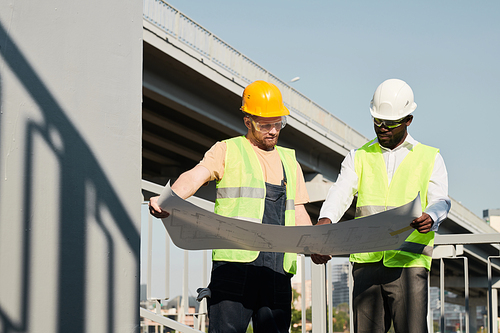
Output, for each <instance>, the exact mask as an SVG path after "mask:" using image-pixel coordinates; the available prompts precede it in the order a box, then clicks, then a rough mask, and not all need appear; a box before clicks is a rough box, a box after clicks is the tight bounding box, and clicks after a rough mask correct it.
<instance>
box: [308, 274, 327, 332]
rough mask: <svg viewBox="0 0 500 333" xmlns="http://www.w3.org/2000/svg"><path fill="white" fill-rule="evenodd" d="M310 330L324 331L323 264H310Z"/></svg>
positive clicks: (324, 285)
mask: <svg viewBox="0 0 500 333" xmlns="http://www.w3.org/2000/svg"><path fill="white" fill-rule="evenodd" d="M311 282H312V283H311V298H312V332H313V333H324V332H326V318H325V316H326V290H325V287H326V284H325V265H316V264H312V265H311Z"/></svg>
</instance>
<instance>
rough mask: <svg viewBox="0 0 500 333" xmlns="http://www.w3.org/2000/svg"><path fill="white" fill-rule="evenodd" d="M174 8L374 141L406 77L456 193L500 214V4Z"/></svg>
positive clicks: (417, 129) (421, 130) (207, 4)
mask: <svg viewBox="0 0 500 333" xmlns="http://www.w3.org/2000/svg"><path fill="white" fill-rule="evenodd" d="M167 2H168V3H169V4H171V5H172V6H173V7H175V8H177V9H178V10H180V11H181V12H183V13H184V14H185V15H187V16H188V17H190V18H191V19H193V20H194V21H196V22H197V23H198V24H201V25H202V26H203V27H205V28H206V29H207V30H209V31H211V32H212V33H214V34H215V35H217V36H218V37H220V38H221V39H222V40H224V41H225V42H227V43H228V44H230V45H231V46H233V47H234V48H236V49H237V50H238V51H240V52H242V53H243V54H245V55H246V56H247V57H249V58H250V59H252V60H253V61H255V62H257V63H258V64H259V65H261V66H262V67H264V68H265V69H267V70H268V71H270V72H271V73H273V74H274V75H276V76H278V77H279V78H280V79H282V80H283V81H288V80H290V79H292V78H293V77H296V76H299V77H300V80H299V81H297V82H295V83H293V87H294V88H296V89H297V90H298V91H300V92H301V93H303V94H304V95H306V96H307V97H309V98H311V99H312V100H313V101H314V102H316V103H317V104H319V105H321V106H322V107H323V108H325V109H327V110H328V111H330V112H331V113H333V114H334V115H335V116H337V117H338V118H340V119H341V120H343V121H344V122H346V123H347V124H348V125H349V126H351V127H353V128H354V129H355V130H357V131H358V132H360V133H361V134H362V135H364V136H366V137H368V138H372V137H374V132H373V125H372V123H371V119H370V114H369V103H370V100H371V97H372V95H373V92H374V91H375V89H376V87H377V86H378V85H379V84H380V83H381V82H382V81H384V80H385V79H388V78H400V79H403V80H405V81H406V82H408V84H409V85H410V86H411V87H412V88H413V91H414V93H415V102H416V103H417V104H418V107H417V109H416V110H415V112H414V116H415V118H414V121H413V123H412V125H411V126H410V128H409V131H410V134H411V135H412V136H413V137H414V138H415V139H417V140H419V141H420V142H422V143H425V144H428V145H432V146H435V147H438V148H440V149H441V154H442V155H443V157H444V159H445V162H446V165H447V168H448V174H449V192H450V196H451V197H453V198H454V199H455V200H457V201H459V202H461V203H462V204H463V205H465V207H467V208H468V209H469V210H471V211H472V212H473V213H475V214H476V215H478V216H479V217H482V210H483V209H488V208H500V151H499V149H498V147H497V144H498V141H499V134H498V132H499V131H498V126H499V124H500V98H499V97H498V96H500V20H499V17H498V15H499V14H500V1H477V2H474V1H450V0H448V1H367V0H364V1H333V0H329V1H326V0H325V1H308V2H305V1H293V0H289V1H272V0H267V1H262V0H259V1H234V0H233V1H229V0H217V1H206V0H189V1H186V0H171V1H169V0H167ZM495 147H497V148H495Z"/></svg>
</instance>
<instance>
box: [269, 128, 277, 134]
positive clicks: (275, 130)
mask: <svg viewBox="0 0 500 333" xmlns="http://www.w3.org/2000/svg"><path fill="white" fill-rule="evenodd" d="M269 133H271V134H276V133H278V129H277V128H276V126H273V127H272V128H271V130H270V131H269Z"/></svg>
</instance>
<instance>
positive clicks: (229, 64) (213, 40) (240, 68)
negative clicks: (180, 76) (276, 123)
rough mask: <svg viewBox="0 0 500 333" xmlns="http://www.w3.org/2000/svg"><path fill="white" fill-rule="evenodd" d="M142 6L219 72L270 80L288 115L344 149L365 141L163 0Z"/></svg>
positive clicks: (151, 0) (246, 79) (247, 80)
mask: <svg viewBox="0 0 500 333" xmlns="http://www.w3.org/2000/svg"><path fill="white" fill-rule="evenodd" d="M143 6H144V8H143V10H144V19H145V20H146V21H148V22H150V23H152V24H153V25H155V26H156V27H158V28H160V29H161V30H162V31H163V32H164V33H166V34H167V35H168V36H170V37H171V38H172V39H174V40H176V41H179V42H180V43H182V44H183V45H185V46H187V47H188V48H190V49H191V50H192V51H195V52H196V53H197V54H198V59H199V60H200V61H202V62H203V63H204V64H206V65H207V66H211V67H214V68H218V69H220V70H219V72H226V73H227V76H228V77H230V78H231V77H232V78H238V79H240V80H242V81H243V82H245V83H246V84H248V83H251V82H253V81H255V80H265V81H268V82H272V83H274V84H275V85H276V86H277V87H278V88H279V89H280V91H281V93H282V95H283V101H284V103H285V105H286V106H287V107H288V108H289V109H290V112H291V113H292V115H294V116H295V117H297V118H298V119H300V120H302V122H304V123H306V124H308V125H311V124H313V125H315V126H317V127H318V128H320V129H322V130H323V131H325V132H326V133H327V134H328V135H329V136H331V137H333V138H335V139H337V140H338V141H340V142H341V143H342V145H343V146H344V147H346V148H347V149H352V148H355V147H359V146H362V145H363V144H364V143H366V141H367V139H366V138H365V137H364V136H363V135H361V134H360V133H358V132H357V131H356V130H354V129H353V128H351V127H350V126H348V125H347V124H346V123H344V122H343V121H341V120H340V119H338V118H337V117H335V116H334V115H333V114H331V113H330V112H328V111H327V110H326V109H324V108H322V107H321V106H319V105H318V104H316V103H315V102H313V101H312V100H311V99H310V98H308V97H306V96H305V95H303V94H301V93H300V92H298V91H297V90H295V89H294V88H292V87H291V86H290V85H288V84H287V83H286V82H284V81H283V80H281V79H279V78H278V77H277V76H275V75H273V74H272V73H270V72H269V71H267V70H266V69H264V68H263V67H262V66H260V65H258V64H257V63H255V62H254V61H252V60H251V59H250V58H249V57H247V56H245V55H244V54H242V53H241V52H239V51H238V50H236V49H235V48H234V47H232V46H231V45H229V44H228V43H226V42H224V41H223V40H222V39H221V38H219V37H218V36H216V35H214V34H213V33H212V32H210V31H209V30H208V29H206V28H204V27H203V26H201V25H200V24H198V23H196V22H195V21H194V20H192V19H190V18H189V17H188V16H187V15H185V14H183V13H181V12H180V11H178V10H177V9H175V8H174V7H172V6H171V5H169V4H168V3H167V2H165V1H163V0H144V3H143ZM167 39H168V38H167Z"/></svg>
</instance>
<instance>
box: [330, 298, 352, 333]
mask: <svg viewBox="0 0 500 333" xmlns="http://www.w3.org/2000/svg"><path fill="white" fill-rule="evenodd" d="M333 312H334V315H333V316H334V318H333V331H334V332H347V331H349V305H348V304H347V303H342V304H339V305H338V306H337V308H336V309H334V311H333Z"/></svg>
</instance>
